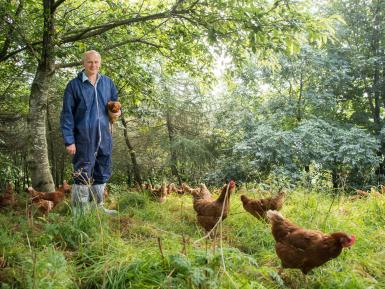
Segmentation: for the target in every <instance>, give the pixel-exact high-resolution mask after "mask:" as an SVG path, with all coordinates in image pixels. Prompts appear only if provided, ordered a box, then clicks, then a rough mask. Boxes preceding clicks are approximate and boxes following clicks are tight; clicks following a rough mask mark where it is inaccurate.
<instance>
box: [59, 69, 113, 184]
mask: <svg viewBox="0 0 385 289" xmlns="http://www.w3.org/2000/svg"><path fill="white" fill-rule="evenodd" d="M110 100H112V101H117V100H118V93H117V89H116V87H115V85H114V83H113V81H112V80H111V79H110V78H108V77H107V76H104V75H100V74H99V75H98V79H97V81H96V84H95V86H93V85H92V84H91V82H90V81H89V80H88V78H87V76H86V74H85V73H84V72H83V71H81V72H80V73H79V74H78V76H77V77H76V78H74V79H72V80H71V81H70V82H69V83H68V84H67V87H66V89H65V91H64V99H63V110H62V112H61V117H60V125H61V130H62V133H63V138H64V143H65V145H66V146H68V145H70V144H75V145H76V153H75V155H74V157H73V160H72V163H73V166H74V171H75V172H80V171H81V172H82V177H83V178H84V179H85V180H87V181H90V180H91V182H93V184H95V185H97V184H105V183H106V182H107V181H108V179H109V178H110V176H111V153H112V136H111V132H110V128H109V118H108V110H107V102H108V101H110ZM84 179H82V178H79V177H75V178H74V182H75V183H76V184H79V185H85V183H84Z"/></svg>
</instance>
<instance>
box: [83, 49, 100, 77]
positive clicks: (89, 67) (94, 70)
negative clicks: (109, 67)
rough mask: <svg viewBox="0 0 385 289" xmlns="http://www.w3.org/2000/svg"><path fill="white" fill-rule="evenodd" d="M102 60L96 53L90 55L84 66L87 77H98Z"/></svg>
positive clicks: (87, 56)
mask: <svg viewBox="0 0 385 289" xmlns="http://www.w3.org/2000/svg"><path fill="white" fill-rule="evenodd" d="M100 62H101V59H100V57H99V55H97V54H95V53H89V54H87V55H86V58H85V59H84V62H83V66H84V70H85V72H86V74H87V76H93V75H97V74H98V72H99V69H100Z"/></svg>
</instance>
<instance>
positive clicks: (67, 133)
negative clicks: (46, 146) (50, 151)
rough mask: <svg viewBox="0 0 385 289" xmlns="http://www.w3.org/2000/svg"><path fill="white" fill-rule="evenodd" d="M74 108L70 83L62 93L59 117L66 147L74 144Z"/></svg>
mask: <svg viewBox="0 0 385 289" xmlns="http://www.w3.org/2000/svg"><path fill="white" fill-rule="evenodd" d="M74 108H75V100H74V94H73V89H72V86H71V83H68V84H67V87H66V89H65V91H64V98H63V109H62V112H61V115H60V127H61V131H62V134H63V139H64V144H65V145H66V146H68V145H70V144H74V143H75V138H74V128H75V124H74Z"/></svg>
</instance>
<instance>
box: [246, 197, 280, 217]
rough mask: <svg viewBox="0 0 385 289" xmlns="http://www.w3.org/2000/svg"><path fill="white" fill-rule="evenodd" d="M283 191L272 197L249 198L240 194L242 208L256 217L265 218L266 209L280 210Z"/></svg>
mask: <svg viewBox="0 0 385 289" xmlns="http://www.w3.org/2000/svg"><path fill="white" fill-rule="evenodd" d="M284 197H285V193H284V192H282V191H281V192H279V193H278V194H277V195H276V196H275V197H274V198H266V199H258V200H253V199H249V198H248V197H247V196H245V195H241V201H242V204H243V208H244V209H245V210H246V211H247V212H249V213H250V214H252V215H253V216H254V217H256V218H258V219H264V220H266V212H267V211H268V210H276V211H278V210H280V209H281V208H282V204H283V201H284Z"/></svg>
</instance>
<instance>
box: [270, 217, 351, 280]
mask: <svg viewBox="0 0 385 289" xmlns="http://www.w3.org/2000/svg"><path fill="white" fill-rule="evenodd" d="M266 216H267V218H268V219H269V221H270V222H271V224H272V233H273V236H274V239H275V242H276V244H275V251H276V253H277V255H278V257H279V259H281V262H282V268H296V269H300V270H301V271H302V273H303V274H307V273H308V272H309V271H310V270H312V269H313V268H315V267H318V266H321V265H322V264H324V263H326V262H327V261H329V260H331V259H334V258H336V257H338V256H339V255H340V254H341V251H342V249H343V248H348V247H351V246H352V245H353V244H354V242H355V240H356V238H355V236H354V235H352V236H350V237H349V236H348V235H347V234H345V233H343V232H335V233H331V234H324V233H322V232H320V231H314V230H306V229H303V228H301V227H299V226H297V225H295V224H293V223H291V222H290V221H288V220H286V219H284V217H283V216H282V215H281V214H280V213H279V212H277V211H271V210H270V211H268V212H267V214H266Z"/></svg>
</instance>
